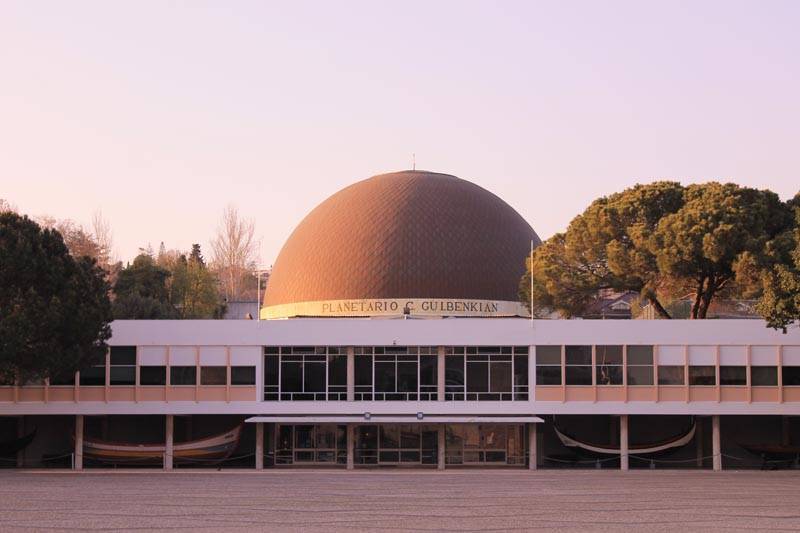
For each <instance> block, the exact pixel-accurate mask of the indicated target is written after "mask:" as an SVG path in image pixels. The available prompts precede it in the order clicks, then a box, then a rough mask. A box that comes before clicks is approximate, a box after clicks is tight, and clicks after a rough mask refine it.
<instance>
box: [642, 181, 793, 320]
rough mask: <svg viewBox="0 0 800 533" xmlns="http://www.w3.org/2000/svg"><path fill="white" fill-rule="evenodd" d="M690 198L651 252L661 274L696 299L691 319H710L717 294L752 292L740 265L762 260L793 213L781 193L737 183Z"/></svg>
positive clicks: (692, 190) (660, 231) (698, 189)
mask: <svg viewBox="0 0 800 533" xmlns="http://www.w3.org/2000/svg"><path fill="white" fill-rule="evenodd" d="M684 199H685V203H684V205H683V207H681V209H680V210H678V211H677V212H675V213H672V214H669V215H666V216H665V217H664V218H663V219H662V220H661V221H660V222H659V223H658V227H657V229H656V232H655V234H654V235H653V239H652V242H651V250H652V252H653V254H654V255H655V257H656V262H657V265H658V271H659V273H660V275H661V276H662V277H663V278H664V279H665V280H669V281H670V282H671V283H673V284H674V285H675V286H676V287H682V288H684V289H685V290H687V291H688V292H691V294H693V295H694V302H693V304H692V310H691V318H706V315H707V313H708V308H709V306H710V305H711V302H712V300H713V298H714V297H715V296H717V295H719V294H720V293H722V292H723V291H727V292H728V293H729V294H730V293H732V294H734V295H736V294H737V293H742V292H746V291H748V290H749V289H751V287H750V286H749V285H750V284H749V283H748V280H747V278H746V277H744V276H741V277H740V278H739V279H738V280H737V270H738V266H739V263H740V262H741V261H744V260H747V259H748V258H755V262H756V263H760V262H762V258H763V256H764V254H765V253H766V251H767V245H768V243H770V242H771V241H773V240H774V239H775V238H776V237H778V236H779V235H780V234H781V233H783V232H784V231H786V229H787V228H788V227H790V226H791V224H792V213H791V211H790V210H789V208H788V206H787V205H786V204H784V203H783V202H781V200H780V198H779V197H778V195H777V194H775V193H773V192H771V191H760V190H757V189H751V188H748V187H740V186H738V185H735V184H733V183H726V184H721V183H716V182H710V183H705V184H700V185H690V186H689V187H687V188H686V191H685V193H684ZM737 281H738V284H737Z"/></svg>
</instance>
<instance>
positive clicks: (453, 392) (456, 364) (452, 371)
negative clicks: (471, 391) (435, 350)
mask: <svg viewBox="0 0 800 533" xmlns="http://www.w3.org/2000/svg"><path fill="white" fill-rule="evenodd" d="M464 378H465V376H464V347H463V346H456V347H448V348H447V355H445V358H444V397H445V399H446V400H456V401H459V400H463V399H464V384H465V379H464Z"/></svg>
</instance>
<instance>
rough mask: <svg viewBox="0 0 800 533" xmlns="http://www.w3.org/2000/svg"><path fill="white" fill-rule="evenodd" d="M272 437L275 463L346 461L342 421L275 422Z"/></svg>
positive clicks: (344, 430)
mask: <svg viewBox="0 0 800 533" xmlns="http://www.w3.org/2000/svg"><path fill="white" fill-rule="evenodd" d="M275 439H276V442H275V464H276V465H331V464H345V463H346V462H347V432H346V426H343V425H336V424H317V425H305V424H304V425H279V426H278V430H277V431H276V437H275Z"/></svg>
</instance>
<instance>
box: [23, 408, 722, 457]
mask: <svg viewBox="0 0 800 533" xmlns="http://www.w3.org/2000/svg"><path fill="white" fill-rule="evenodd" d="M165 419H166V421H165V424H166V425H165V436H166V439H165V453H164V470H172V468H173V464H174V463H173V454H174V434H175V431H174V429H175V423H174V416H173V415H166V417H165ZM255 426H256V443H255V467H256V469H257V470H261V469H263V468H264V424H263V423H261V422H258V423H256V424H255ZM83 427H84V415H76V416H75V451H74V456H73V457H74V459H73V468H74V469H75V470H81V469H83ZM700 428H701V426H700V425H698V429H697V434H696V436H695V439H697V441H698V445H697V446H698V448H697V450H698V466H702V440H701V439H702V430H701V429H700ZM629 434H630V432H629V415H620V417H619V442H620V469H621V470H628V469H629V466H630V461H629V459H630V448H629ZM527 441H528V468H529V469H530V470H536V469H537V458H538V450H537V447H538V446H537V444H538V442H539V432H538V428H537V424H528V439H527ZM445 445H446V442H445V424H439V428H438V446H437V448H438V456H437V468H438V469H439V470H444V468H445V462H446V458H445ZM711 455H712V469H713V470H714V471H719V470H722V453H721V438H720V418H719V415H712V416H711ZM18 461H19V458H18ZM346 467H347V469H348V470H352V469H353V468H354V467H355V424H347V464H346Z"/></svg>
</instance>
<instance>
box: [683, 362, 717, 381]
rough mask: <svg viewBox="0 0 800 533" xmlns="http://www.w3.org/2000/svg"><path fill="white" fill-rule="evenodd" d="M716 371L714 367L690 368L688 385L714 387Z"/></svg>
mask: <svg viewBox="0 0 800 533" xmlns="http://www.w3.org/2000/svg"><path fill="white" fill-rule="evenodd" d="M716 384H717V369H716V367H714V366H690V367H689V385H716Z"/></svg>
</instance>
